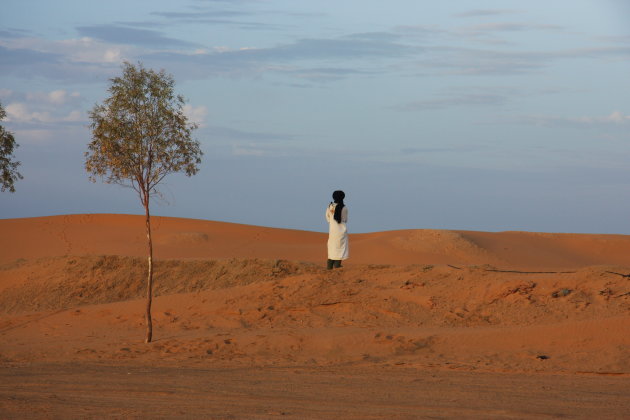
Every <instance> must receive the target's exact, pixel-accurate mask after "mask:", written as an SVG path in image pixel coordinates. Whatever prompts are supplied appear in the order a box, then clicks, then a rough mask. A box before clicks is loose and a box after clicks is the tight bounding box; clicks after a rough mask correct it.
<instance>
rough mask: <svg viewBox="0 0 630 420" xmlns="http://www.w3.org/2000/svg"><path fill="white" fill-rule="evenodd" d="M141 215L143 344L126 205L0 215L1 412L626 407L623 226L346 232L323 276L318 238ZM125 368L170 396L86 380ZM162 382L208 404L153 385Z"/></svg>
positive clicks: (479, 413) (546, 411)
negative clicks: (344, 247)
mask: <svg viewBox="0 0 630 420" xmlns="http://www.w3.org/2000/svg"><path fill="white" fill-rule="evenodd" d="M153 228H154V243H155V258H156V259H157V263H156V278H155V282H156V296H157V297H156V298H155V300H154V310H153V315H154V338H155V341H154V342H153V343H151V344H144V343H143V342H142V341H143V336H144V326H143V310H144V302H143V300H142V296H143V294H144V281H145V279H144V276H145V274H144V273H145V261H144V260H143V258H144V257H145V252H146V251H145V250H146V237H145V233H144V224H143V218H142V217H140V216H124V215H73V216H58V217H43V218H32V219H12V220H0V232H1V236H0V366H2V367H3V368H2V370H1V372H2V373H1V375H2V381H0V382H2V383H3V384H4V385H0V417H2V418H6V417H14V416H17V417H37V418H39V417H44V418H45V417H64V418H65V417H84V416H88V417H90V416H94V415H99V413H100V414H102V415H109V416H118V417H126V416H152V415H154V416H156V417H178V416H181V415H182V413H183V414H185V415H188V416H195V417H199V416H200V417H206V418H207V417H210V418H212V416H215V417H216V418H226V417H229V416H231V415H232V416H235V417H236V418H267V417H270V418H271V417H274V416H278V415H288V416H293V417H295V418H305V417H306V418H321V417H326V418H331V417H339V416H341V417H346V418H392V417H393V418H409V417H423V416H425V417H430V416H437V417H446V418H540V417H544V416H550V417H554V416H561V415H569V416H575V417H582V418H589V417H590V418H593V417H598V416H599V417H600V418H606V417H608V418H623V417H624V416H625V415H627V413H628V412H630V411H629V410H630V396H629V395H630V393H626V392H625V391H622V390H627V389H630V388H629V386H630V380H629V378H630V334H629V332H630V316H629V315H630V279H629V278H628V277H624V276H623V274H626V273H628V272H630V237H628V236H624V235H583V234H546V233H544V234H543V233H527V232H500V233H487V232H468V231H438V230H404V231H392V232H377V233H370V234H358V235H351V237H350V243H351V259H350V260H348V261H347V262H346V264H345V267H344V268H343V269H341V270H335V271H326V270H324V269H323V265H324V262H325V258H326V255H325V252H326V247H325V242H326V235H325V234H321V233H314V232H302V231H292V230H282V229H271V228H262V227H256V226H246V225H235V224H227V223H217V222H208V221H201V220H188V219H173V218H159V217H154V218H153ZM132 367H133V369H132ZM129 369H131V370H133V371H134V372H135V373H134V374H133V375H135V376H133V378H134V379H133V380H132V381H131V382H129V383H130V384H133V387H134V388H133V389H134V391H133V392H136V393H137V395H140V396H141V397H142V399H143V400H142V401H151V403H152V404H156V400H157V399H156V398H154V397H155V395H157V394H156V393H159V392H163V393H166V394H167V396H168V398H167V399H168V400H171V401H172V404H174V405H170V406H169V405H168V404H162V405H160V404H157V405H156V407H158V408H156V409H159V410H161V411H155V412H153V414H151V413H152V412H151V411H147V410H146V409H145V408H142V407H141V406H140V405H141V404H140V405H138V404H134V402H133V401H131V400H124V398H123V395H122V394H120V393H116V392H109V393H108V392H102V390H103V387H105V385H103V387H100V388H99V384H101V381H103V382H102V383H103V384H107V386H109V387H114V388H115V387H118V386H121V384H125V383H128V380H129V379H130V378H127V377H125V376H124V372H125V371H127V370H129ZM138 369H140V370H139V371H138ZM92 371H94V372H96V373H95V374H94V375H89V374H87V373H85V372H92ZM99 372H105V373H104V375H106V376H107V378H106V379H105V378H103V377H102V375H100V376H99V374H98V373H99ZM138 372H140V373H139V374H138ZM165 372H171V376H168V375H167V374H165ZM182 372H183V373H182ZM200 372H206V374H207V375H210V376H211V377H213V378H214V379H208V378H206V379H202V376H200V375H201V374H200ZM296 372H297V373H299V374H300V375H302V376H301V378H302V379H299V378H297V377H295V374H296ZM112 375H113V377H114V379H112V377H111V376H112ZM116 375H119V376H116ZM120 375H123V376H120ZM143 375H144V376H143ZM173 375H174V376H173ZM250 375H251V377H250ZM174 377H178V378H180V379H181V381H180V383H179V385H181V387H184V388H186V387H196V388H200V389H204V390H207V393H206V394H204V398H210V394H213V395H214V396H213V397H212V398H213V399H212V401H213V402H212V404H214V405H213V407H215V408H217V411H214V412H213V411H212V410H207V411H204V410H206V409H207V408H208V407H207V406H206V405H204V404H202V403H200V402H199V401H198V400H196V399H194V398H191V397H190V396H189V395H187V394H186V392H188V391H185V390H183V389H182V388H181V387H180V388H177V387H175V388H176V390H175V391H172V392H171V391H170V390H172V389H175V388H172V384H171V381H173V380H174ZM254 377H256V378H258V379H257V380H256V381H258V382H256V381H255V380H254V379H253V378H254ZM59 378H61V379H59ZM115 378H119V379H118V380H116V379H115ZM143 378H144V379H143ZM149 378H150V379H149ZM230 378H240V379H239V382H238V385H234V382H231V379H230ZM414 378H415V379H414ZM431 378H433V379H431ZM146 380H150V381H151V386H152V387H153V388H151V389H153V391H150V390H148V389H145V388H143V381H146ZM25 381H26V382H25ZM204 381H205V382H204ZM51 382H54V384H53V385H51V387H52V388H43V387H41V386H39V385H38V384H42V383H51ZM261 382H263V383H269V384H271V385H270V386H269V387H266V388H265V389H266V390H267V391H266V393H265V392H263V393H262V394H261V392H260V390H259V387H258V386H257V384H259V383H261ZM226 383H227V384H228V385H226ZM229 384H233V385H229ZM309 384H310V385H309ZM341 384H345V385H344V386H342V385H341ZM379 384H380V385H379ZM533 384H535V385H533ZM333 385H334V386H333ZM129 386H132V385H129ZM224 386H225V395H224V397H225V398H219V396H218V395H217V389H216V388H217V387H218V388H219V389H223V387H224ZM309 386H310V388H309ZM383 387H387V389H391V392H390V391H388V392H390V393H389V394H387V395H389V397H387V398H386V397H385V394H383V392H385V391H384V389H385V388H383ZM532 387H534V388H532ZM427 388H430V389H432V390H434V392H433V393H427V392H428V391H427ZM471 388H474V390H471ZM82 389H83V390H87V391H85V392H87V393H88V395H92V397H93V398H92V399H91V400H86V399H81V398H78V397H77V395H79V392H80V390H82ZM107 389H110V388H107ZM177 389H178V390H177ZM186 389H187V388H186ZM211 389H212V391H211ZM291 390H293V392H292V391H291ZM484 390H486V391H487V392H493V393H499V396H494V397H492V398H491V397H488V395H487V393H484ZM502 390H503V391H502ZM198 392H201V391H198ZM301 393H302V394H301ZM50 395H57V396H58V397H59V399H60V400H59V401H57V400H55V399H54V398H52V397H50ZM219 395H222V394H219ZM339 395H343V396H344V397H343V398H342V399H341V400H340V401H337V402H336V403H335V404H336V405H335V404H332V405H330V404H329V406H328V408H326V407H324V406H323V405H322V401H330V399H331V398H337V399H338V398H339ZM367 395H371V396H372V397H370V398H367V397H366V396H367ZM49 397H50V398H49ZM578 397H579V398H578ZM409 398H411V399H412V400H411V401H410V400H409ZM532 399H534V400H535V401H532ZM123 400H124V401H123ZM239 401H240V403H239ZM178 404H179V406H178ZM175 406H177V407H179V408H178V410H179V411H177V410H174V409H173V407H175ZM269 407H271V408H269ZM283 407H284V408H283ZM169 408H170V410H169ZM125 410H126V411H125Z"/></svg>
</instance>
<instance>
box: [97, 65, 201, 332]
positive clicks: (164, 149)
mask: <svg viewBox="0 0 630 420" xmlns="http://www.w3.org/2000/svg"><path fill="white" fill-rule="evenodd" d="M174 86H175V81H174V79H173V77H172V76H171V75H168V74H166V73H165V72H164V70H161V71H160V72H155V71H153V70H150V69H145V68H144V67H143V66H142V64H140V63H138V65H133V64H130V63H127V62H126V63H124V64H123V74H122V76H121V77H115V78H113V79H111V86H110V87H109V93H110V96H109V97H108V98H107V99H105V101H104V102H103V103H102V104H100V105H99V104H97V105H95V106H94V108H93V109H92V110H91V111H90V119H91V120H92V124H91V128H92V141H91V142H90V144H89V145H88V151H87V152H86V153H85V157H86V161H85V168H86V170H87V172H88V173H89V174H90V179H91V180H92V181H95V180H96V177H100V178H102V179H103V180H104V181H105V182H107V183H113V184H120V185H124V186H128V187H132V188H133V189H134V190H135V191H136V192H137V193H138V194H139V197H140V202H141V203H142V205H143V206H144V209H145V214H146V219H145V223H146V232H147V245H148V247H147V251H148V274H147V309H146V327H147V333H146V339H145V342H147V343H149V342H151V339H152V336H153V327H152V321H151V301H152V287H153V262H152V261H153V242H152V240H151V215H150V210H149V203H150V198H151V196H152V195H154V194H157V193H159V191H158V189H157V187H158V185H159V184H160V182H162V180H163V179H164V177H165V176H166V175H168V174H170V173H173V172H183V173H185V174H186V175H188V176H192V175H194V174H196V173H197V171H198V170H199V167H198V165H199V163H201V156H202V154H203V153H202V152H201V149H200V146H199V142H198V141H196V140H193V139H192V131H193V130H194V129H196V128H197V126H196V125H195V124H191V123H189V122H188V119H187V118H186V116H185V115H184V112H183V106H184V98H183V97H182V96H181V95H175V93H174Z"/></svg>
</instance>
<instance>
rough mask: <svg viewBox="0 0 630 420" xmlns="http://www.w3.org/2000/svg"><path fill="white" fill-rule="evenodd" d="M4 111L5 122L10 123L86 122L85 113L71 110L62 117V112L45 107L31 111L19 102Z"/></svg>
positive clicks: (8, 106)
mask: <svg viewBox="0 0 630 420" xmlns="http://www.w3.org/2000/svg"><path fill="white" fill-rule="evenodd" d="M5 111H6V113H7V122H12V123H22V124H25V123H26V124H29V123H30V124H42V123H43V124H55V123H64V122H66V123H67V122H81V121H86V116H85V113H83V112H81V111H79V110H72V111H70V112H68V113H67V114H65V115H64V114H63V113H62V112H63V111H62V110H58V109H55V108H52V110H51V109H48V108H47V107H44V108H42V107H37V108H36V109H33V107H31V106H29V105H27V104H24V103H20V102H13V103H10V104H8V105H7V106H6V107H5Z"/></svg>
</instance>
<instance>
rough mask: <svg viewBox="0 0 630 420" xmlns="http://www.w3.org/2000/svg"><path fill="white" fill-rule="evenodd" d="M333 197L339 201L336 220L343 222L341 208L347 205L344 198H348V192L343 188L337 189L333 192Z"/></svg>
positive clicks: (336, 201)
mask: <svg viewBox="0 0 630 420" xmlns="http://www.w3.org/2000/svg"><path fill="white" fill-rule="evenodd" d="M332 198H333V200H334V201H335V203H337V206H335V216H334V217H335V220H336V221H337V223H341V210H342V209H343V208H344V206H345V204H343V199H344V198H346V194H345V193H344V192H343V191H341V190H337V191H335V192H334V193H333V195H332Z"/></svg>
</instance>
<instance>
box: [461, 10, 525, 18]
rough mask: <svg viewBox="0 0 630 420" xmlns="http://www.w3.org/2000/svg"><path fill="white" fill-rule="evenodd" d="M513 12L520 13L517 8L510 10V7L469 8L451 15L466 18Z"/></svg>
mask: <svg viewBox="0 0 630 420" xmlns="http://www.w3.org/2000/svg"><path fill="white" fill-rule="evenodd" d="M514 13H520V12H519V11H518V10H512V9H474V10H469V11H467V12H462V13H455V14H454V15H453V16H455V17H462V18H468V17H482V16H500V15H510V14H514Z"/></svg>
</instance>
